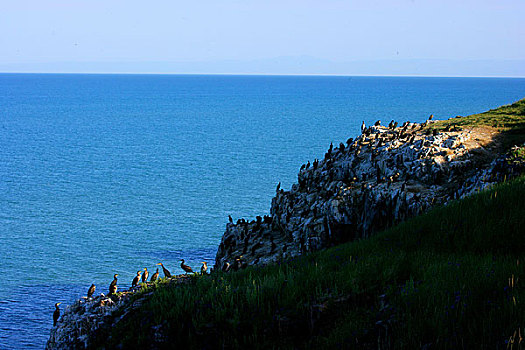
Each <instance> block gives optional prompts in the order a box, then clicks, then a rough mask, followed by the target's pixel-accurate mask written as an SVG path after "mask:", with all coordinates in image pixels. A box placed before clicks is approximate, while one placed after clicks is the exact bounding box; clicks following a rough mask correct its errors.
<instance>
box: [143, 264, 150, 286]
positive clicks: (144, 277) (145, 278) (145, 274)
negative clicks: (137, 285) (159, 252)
mask: <svg viewBox="0 0 525 350" xmlns="http://www.w3.org/2000/svg"><path fill="white" fill-rule="evenodd" d="M148 276H149V272H148V268H147V267H145V268H144V273H143V274H142V283H146V282H148Z"/></svg>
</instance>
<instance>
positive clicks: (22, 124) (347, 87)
mask: <svg viewBox="0 0 525 350" xmlns="http://www.w3.org/2000/svg"><path fill="white" fill-rule="evenodd" d="M524 96H525V79H472V78H471V79H462V78H386V77H385V78H380V77H352V78H351V77H262V76H204V75H203V76H174V75H172V76H168V75H39V74H23V75H22V74H20V75H19V74H3V75H2V74H0V237H1V240H2V244H0V262H1V265H2V276H3V278H2V283H1V284H0V349H19V348H28V349H32V348H34V349H41V348H43V347H44V345H45V342H46V340H47V338H48V335H49V330H50V328H51V324H52V313H53V310H54V307H53V305H54V303H55V302H59V301H62V302H64V303H65V304H68V303H71V302H72V301H74V300H75V299H76V298H78V297H80V296H81V295H85V293H86V291H87V288H88V287H89V286H90V284H91V283H95V284H96V285H97V288H98V289H97V292H104V293H105V292H107V286H108V284H109V282H110V281H111V279H112V275H113V274H114V273H118V274H119V275H120V276H119V281H120V283H119V284H120V285H122V286H124V285H128V284H131V280H132V279H133V277H134V275H135V272H136V271H137V270H139V269H142V268H143V267H148V268H149V270H150V271H151V270H152V269H154V265H155V263H157V262H159V261H162V262H164V263H165V265H166V266H167V267H168V268H170V269H171V270H172V272H175V273H181V272H182V271H181V270H180V268H178V266H179V262H178V259H180V258H184V259H186V260H187V261H188V262H189V263H190V265H192V266H193V267H196V268H197V267H198V266H199V262H200V261H204V260H206V261H208V262H210V263H212V262H213V259H214V256H215V252H216V247H217V245H218V243H219V241H220V238H221V236H222V233H223V231H224V227H225V223H226V222H227V217H228V215H229V214H231V215H232V216H233V217H234V218H235V219H237V218H240V217H254V216H255V215H259V214H266V213H268V212H269V208H270V200H271V197H272V196H273V193H274V191H275V186H276V184H277V182H279V181H280V182H281V183H282V184H283V187H284V188H289V187H290V186H291V184H292V183H294V182H295V181H296V176H297V171H298V169H299V167H300V166H301V164H303V163H305V162H306V161H307V160H313V159H314V158H316V157H322V156H323V155H324V152H325V151H326V149H327V148H328V145H329V144H330V142H334V143H337V144H338V143H339V142H341V141H345V140H346V139H347V138H348V137H350V136H355V135H356V134H357V133H358V132H359V127H360V124H361V122H362V121H363V120H364V121H365V122H366V123H367V124H370V123H372V122H374V121H375V120H377V119H381V120H383V121H385V122H389V121H390V120H391V119H396V120H398V121H405V120H410V121H423V120H425V119H426V117H427V116H428V115H429V114H431V113H433V114H434V116H435V118H437V119H440V118H448V117H451V116H455V115H458V114H460V115H467V114H471V113H476V112H481V111H484V110H487V109H489V108H494V107H497V106H499V105H502V104H507V103H511V102H513V101H515V100H517V99H520V98H523V97H524Z"/></svg>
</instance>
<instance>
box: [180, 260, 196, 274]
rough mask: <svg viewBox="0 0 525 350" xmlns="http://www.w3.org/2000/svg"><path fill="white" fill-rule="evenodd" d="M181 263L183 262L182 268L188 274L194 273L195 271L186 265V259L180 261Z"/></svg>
mask: <svg viewBox="0 0 525 350" xmlns="http://www.w3.org/2000/svg"><path fill="white" fill-rule="evenodd" d="M180 261H181V263H180V267H181V268H182V269H183V270H184V271H185V272H186V274H188V272H192V273H193V270H192V269H191V267H189V266H188V265H185V264H184V259H180Z"/></svg>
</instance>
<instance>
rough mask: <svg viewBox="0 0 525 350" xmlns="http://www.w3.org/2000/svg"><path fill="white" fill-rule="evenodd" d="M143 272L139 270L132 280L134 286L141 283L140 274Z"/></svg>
mask: <svg viewBox="0 0 525 350" xmlns="http://www.w3.org/2000/svg"><path fill="white" fill-rule="evenodd" d="M141 274H142V271H140V270H139V271H137V275H136V276H135V278H134V279H133V281H132V282H131V286H132V287H135V286H136V285H137V284H139V281H140V275H141Z"/></svg>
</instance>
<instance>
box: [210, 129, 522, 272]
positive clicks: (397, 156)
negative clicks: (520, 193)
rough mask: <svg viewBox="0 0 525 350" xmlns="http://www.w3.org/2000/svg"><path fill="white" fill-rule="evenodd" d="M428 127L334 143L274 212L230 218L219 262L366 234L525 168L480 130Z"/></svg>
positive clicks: (271, 257)
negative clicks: (494, 149) (497, 148)
mask: <svg viewBox="0 0 525 350" xmlns="http://www.w3.org/2000/svg"><path fill="white" fill-rule="evenodd" d="M421 129H423V127H422V125H421V124H405V126H404V127H398V128H386V127H381V126H377V127H371V128H370V129H369V130H367V132H365V133H363V134H362V135H360V136H359V137H357V138H356V139H355V140H353V139H349V140H348V141H347V143H346V144H342V143H341V144H340V145H339V146H338V147H336V148H334V147H333V146H332V145H331V146H330V149H329V150H328V152H327V153H326V154H325V157H324V159H322V160H315V161H314V162H313V163H312V164H310V163H308V164H306V165H304V166H303V167H302V168H301V170H300V171H299V174H298V182H297V184H294V185H293V186H292V188H291V190H289V191H285V190H283V189H280V188H278V189H277V192H276V195H275V197H274V198H273V199H272V205H271V209H270V213H269V215H267V216H264V217H263V218H261V217H257V218H256V220H251V221H247V220H244V219H240V220H238V221H237V222H236V223H229V224H227V225H226V232H225V233H224V235H223V237H222V240H221V243H220V246H219V249H218V251H217V255H216V259H215V268H216V269H226V268H227V266H228V265H231V266H235V263H236V261H238V260H237V259H240V260H241V261H242V266H247V265H253V264H268V263H272V262H276V261H279V260H281V259H284V258H288V257H293V256H297V255H300V254H303V253H305V252H310V251H315V250H319V249H323V248H327V247H330V246H333V245H335V244H339V243H342V242H346V241H351V240H355V239H358V238H365V237H368V236H370V235H371V234H374V233H375V232H377V231H380V230H383V229H385V228H387V227H389V226H392V225H395V224H397V223H399V222H401V221H403V220H406V219H407V218H410V217H412V216H415V215H418V214H420V213H423V212H425V211H427V210H428V209H429V208H431V207H433V206H435V205H441V204H445V203H447V202H448V201H450V200H453V199H457V198H461V197H464V196H467V195H469V194H471V193H473V192H474V191H477V190H480V189H484V188H486V187H488V186H491V185H492V184H494V183H497V182H500V181H502V180H503V179H504V178H505V177H506V178H510V177H512V176H514V175H517V174H519V173H520V172H521V171H523V170H524V169H525V167H524V164H523V163H522V162H512V161H510V156H508V155H499V156H498V155H497V152H489V151H487V150H486V149H487V148H488V147H491V145H492V143H494V140H492V139H491V138H490V137H489V138H487V137H484V138H483V140H481V139H480V138H478V136H479V135H477V134H476V131H475V130H473V131H463V130H457V131H450V132H430V131H426V132H424V131H422V130H421ZM427 130H428V129H427ZM485 136H486V135H485ZM237 267H238V266H237Z"/></svg>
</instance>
